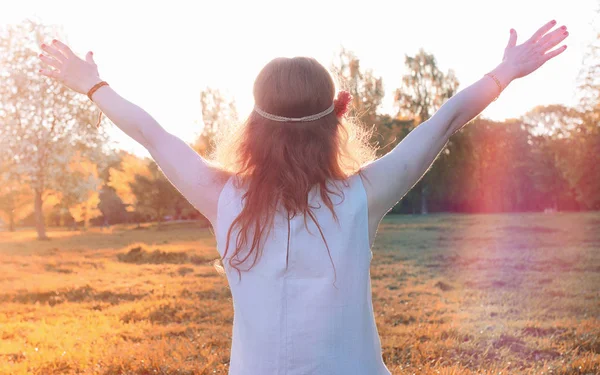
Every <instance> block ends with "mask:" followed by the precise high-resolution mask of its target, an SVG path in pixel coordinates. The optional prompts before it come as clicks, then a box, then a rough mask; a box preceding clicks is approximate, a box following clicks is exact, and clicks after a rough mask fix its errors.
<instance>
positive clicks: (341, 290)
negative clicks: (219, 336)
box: [215, 174, 391, 375]
mask: <svg viewBox="0 0 600 375" xmlns="http://www.w3.org/2000/svg"><path fill="white" fill-rule="evenodd" d="M234 178H235V177H232V178H230V179H229V180H228V181H227V183H226V184H225V186H224V188H223V190H222V192H221V195H220V196H219V202H218V211H217V225H216V228H215V236H216V239H217V249H218V251H219V254H220V255H221V258H223V254H224V252H225V244H226V241H227V231H228V229H229V226H230V225H231V223H232V221H233V220H234V219H235V218H236V216H237V215H238V214H239V213H240V211H241V209H242V195H243V193H244V191H243V190H242V189H236V188H235V187H234V185H233V179H234ZM345 182H346V184H347V185H349V186H344V185H343V182H342V181H337V186H340V187H341V189H342V191H343V195H342V194H340V193H338V195H335V194H330V198H331V200H332V203H333V204H334V210H335V212H336V213H337V216H338V220H339V224H338V223H337V222H335V220H334V218H333V215H332V214H331V211H330V210H329V209H328V208H327V207H326V206H325V204H324V203H323V202H322V200H321V197H320V194H318V186H315V187H314V188H313V189H312V190H311V192H310V194H309V205H310V206H313V207H316V208H313V210H312V212H313V214H314V216H315V217H316V219H317V221H318V223H319V225H320V226H321V229H322V231H323V236H324V237H325V239H326V240H327V244H328V245H329V249H330V252H331V259H330V257H329V255H328V253H327V248H326V246H325V244H324V243H323V239H322V238H321V234H320V233H319V230H318V228H317V226H316V225H315V224H314V222H313V221H312V219H310V217H309V216H307V220H306V223H307V225H308V229H309V230H310V233H309V232H308V231H307V229H306V227H305V226H304V218H303V217H302V216H300V215H298V216H296V217H294V218H292V219H290V223H289V224H290V226H289V228H290V232H289V254H287V252H288V251H287V250H288V220H287V215H285V214H283V213H282V211H281V210H278V211H277V214H276V215H275V217H274V227H273V229H272V230H271V233H270V234H269V236H268V237H267V239H266V241H264V246H263V252H262V255H261V257H260V258H259V259H258V260H257V262H256V264H255V265H254V267H252V268H251V269H250V271H245V270H246V269H248V268H249V267H250V265H251V264H252V263H253V262H254V254H252V255H251V256H250V257H248V259H247V260H246V262H244V263H242V264H241V265H239V266H238V268H240V270H241V281H240V279H239V276H238V272H237V271H236V270H235V269H234V268H232V267H230V266H229V258H230V257H231V256H232V254H233V253H234V252H235V243H236V235H237V233H238V230H239V229H238V227H237V226H236V227H235V228H234V230H232V233H231V238H230V243H229V250H228V252H227V258H225V259H223V264H224V266H225V271H226V274H227V279H228V281H229V286H230V288H231V293H232V297H233V306H234V318H233V334H232V344H231V356H230V368H229V375H309V374H318V375H391V373H390V371H389V370H388V369H387V367H386V366H385V364H384V362H383V359H382V355H381V342H380V339H379V334H378V331H377V326H376V324H375V316H374V314H373V304H372V299H371V277H370V263H371V259H372V257H373V253H372V251H371V249H370V245H369V230H368V210H367V195H366V191H365V189H364V186H363V183H362V179H361V177H360V176H359V175H358V174H355V175H353V176H351V177H350V178H348V179H347V180H346V181H345ZM329 186H331V187H332V188H330V190H333V191H336V192H338V191H339V190H338V188H336V187H335V185H333V183H332V182H329ZM319 206H320V208H319ZM249 233H250V234H252V231H250V232H249ZM265 233H266V231H265ZM311 233H312V234H311ZM251 239H252V236H250V240H251ZM247 251H248V249H247V248H245V249H244V250H242V251H241V252H240V254H239V257H238V259H243V258H244V257H245V255H247ZM286 256H288V257H289V258H288V265H287V270H286ZM332 260H333V263H334V264H335V271H336V275H335V276H336V277H335V286H334V285H333V283H334V269H333V266H332V264H331V262H332ZM336 287H337V289H336Z"/></svg>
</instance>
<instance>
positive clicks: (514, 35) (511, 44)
mask: <svg viewBox="0 0 600 375" xmlns="http://www.w3.org/2000/svg"><path fill="white" fill-rule="evenodd" d="M516 45H517V31H516V30H515V29H510V38H508V45H507V46H506V48H511V47H514V46H516Z"/></svg>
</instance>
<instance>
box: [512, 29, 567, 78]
mask: <svg viewBox="0 0 600 375" xmlns="http://www.w3.org/2000/svg"><path fill="white" fill-rule="evenodd" d="M554 25H556V21H554V20H553V21H550V22H548V23H547V24H545V25H544V26H542V27H541V28H540V29H539V30H538V31H536V32H535V33H534V34H533V35H532V36H531V38H529V39H528V40H527V41H525V42H524V43H523V44H520V45H517V32H516V31H515V30H514V29H511V30H510V39H509V41H508V45H507V46H506V49H505V50H504V58H503V63H506V64H507V65H508V66H510V67H511V70H512V73H513V76H514V78H520V77H524V76H526V75H528V74H530V73H532V72H534V71H535V70H537V69H538V68H539V67H540V66H542V65H544V63H546V61H548V60H550V59H552V58H553V57H556V56H558V55H559V54H561V53H562V52H563V51H564V50H565V49H566V48H567V46H566V45H563V46H561V47H560V48H557V49H555V50H552V51H550V49H552V48H554V47H555V46H556V45H558V44H559V43H560V42H562V41H563V40H564V39H565V38H566V37H567V36H568V35H569V32H568V31H567V27H566V26H561V27H559V28H558V29H556V30H554V31H552V32H550V33H548V32H549V31H550V30H551V29H552V28H553V27H554Z"/></svg>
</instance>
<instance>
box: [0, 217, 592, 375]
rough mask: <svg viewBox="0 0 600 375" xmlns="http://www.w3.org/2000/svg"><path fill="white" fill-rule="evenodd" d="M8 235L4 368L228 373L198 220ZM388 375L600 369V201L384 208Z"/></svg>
mask: <svg viewBox="0 0 600 375" xmlns="http://www.w3.org/2000/svg"><path fill="white" fill-rule="evenodd" d="M49 234H50V236H51V237H52V240H50V241H42V242H40V241H36V240H35V234H34V233H33V232H32V231H29V230H27V231H19V232H16V233H6V232H3V233H0V288H1V291H0V306H1V307H0V374H11V375H12V374H14V375H20V374H44V375H56V374H105V375H108V374H136V375H141V374H226V373H227V370H228V366H227V364H228V361H229V350H230V344H231V324H232V318H233V308H232V304H231V293H230V291H229V289H228V286H227V281H226V279H225V278H223V277H222V276H221V275H219V274H218V273H217V271H216V270H215V269H214V268H213V266H212V265H211V263H210V262H211V260H213V259H217V258H218V253H217V251H216V250H215V248H214V245H215V241H214V237H213V236H212V233H211V232H210V231H209V230H208V229H205V228H200V227H199V226H198V225H197V224H189V223H188V224H176V225H171V226H169V225H166V226H164V227H163V228H161V229H157V228H156V227H153V226H149V227H144V228H142V229H134V228H132V227H115V228H112V229H111V230H110V231H101V230H90V231H88V232H85V233H81V232H69V231H50V232H49ZM373 253H374V257H373V262H372V266H371V276H372V282H373V284H372V287H373V303H374V309H375V313H376V319H377V326H378V329H379V333H380V336H381V341H382V346H383V357H384V361H385V363H386V364H387V366H388V368H389V369H390V370H391V371H392V373H393V374H446V375H449V374H500V373H502V374H564V375H566V374H586V375H587V374H598V373H600V354H599V353H600V321H599V320H600V289H599V288H598V286H600V214H598V213H585V214H575V213H568V214H556V215H542V214H511V215H444V214H440V215H429V216H426V217H419V216H401V217H389V218H386V219H385V220H384V221H383V222H382V224H381V226H380V229H379V233H378V236H377V240H376V241H375V245H374V248H373Z"/></svg>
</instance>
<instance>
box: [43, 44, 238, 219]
mask: <svg viewBox="0 0 600 375" xmlns="http://www.w3.org/2000/svg"><path fill="white" fill-rule="evenodd" d="M42 50H43V51H44V52H46V53H47V55H44V54H40V55H39V57H40V59H41V60H42V61H43V62H44V63H46V64H47V65H49V67H52V68H54V69H50V68H48V69H42V70H41V73H42V75H45V76H47V77H50V78H52V79H55V80H57V81H59V82H61V83H62V84H64V85H65V86H67V87H69V88H70V89H72V90H74V91H76V92H79V93H81V94H87V92H88V91H89V90H90V89H91V88H92V87H93V86H94V85H95V84H97V83H99V82H101V81H102V80H101V79H100V76H99V74H98V67H97V66H96V63H95V62H94V59H93V57H92V53H91V52H88V54H87V56H86V59H85V60H82V59H80V58H79V57H78V56H76V55H75V54H74V53H73V52H72V51H71V49H70V48H69V47H68V46H67V45H65V44H64V43H62V42H60V41H57V40H54V41H53V43H52V45H46V44H42ZM92 98H93V100H94V103H96V105H97V106H98V107H99V108H100V110H102V112H103V113H104V114H105V115H106V116H107V117H108V118H109V119H110V120H111V121H112V122H113V123H114V124H115V125H117V126H118V127H119V128H120V129H121V130H123V132H125V134H127V135H128V136H130V137H131V138H133V139H134V140H135V141H137V142H138V143H140V144H141V145H142V146H144V147H145V148H146V149H147V150H148V151H149V152H150V155H152V158H153V159H154V160H155V161H156V163H157V164H158V166H159V167H160V169H161V170H162V171H163V173H164V174H165V176H166V177H167V178H168V179H169V181H171V183H172V184H173V185H174V186H175V188H177V190H179V192H180V193H181V194H182V195H183V196H184V197H185V198H186V199H187V200H188V201H189V202H190V203H191V204H192V205H193V206H194V207H196V208H197V209H198V210H199V211H200V212H201V213H202V214H203V215H204V216H206V217H207V218H208V219H209V220H210V222H211V223H213V224H214V223H215V220H216V214H217V201H218V197H219V194H220V192H221V190H222V187H223V185H224V184H225V182H226V180H227V175H226V173H224V172H223V171H221V170H219V169H218V168H217V167H216V166H213V165H211V164H210V163H209V162H208V161H207V160H205V159H203V158H202V157H201V156H200V155H199V154H198V153H196V152H195V151H194V150H193V149H192V148H191V147H190V146H189V145H188V144H186V143H185V142H184V141H183V140H181V139H179V138H178V137H176V136H175V135H173V134H171V133H169V132H167V131H166V130H165V129H164V128H163V127H162V126H160V124H158V122H156V120H155V119H154V118H152V116H150V115H149V114H148V113H147V112H146V111H144V110H143V109H142V108H140V107H139V106H137V105H135V104H133V103H131V102H129V101H127V100H126V99H124V98H123V97H121V96H120V95H119V94H117V93H116V92H115V90H113V89H112V88H111V87H110V86H102V87H100V88H99V89H98V90H97V91H96V92H95V93H94V94H93V95H92Z"/></svg>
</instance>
